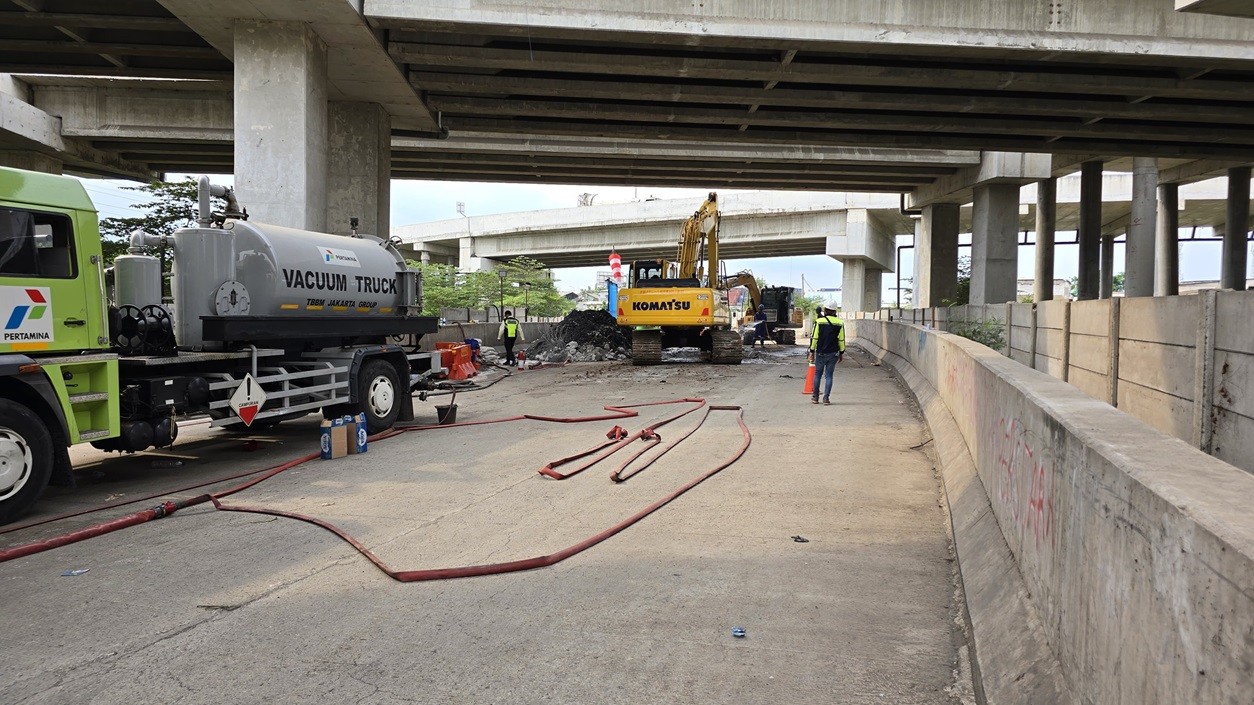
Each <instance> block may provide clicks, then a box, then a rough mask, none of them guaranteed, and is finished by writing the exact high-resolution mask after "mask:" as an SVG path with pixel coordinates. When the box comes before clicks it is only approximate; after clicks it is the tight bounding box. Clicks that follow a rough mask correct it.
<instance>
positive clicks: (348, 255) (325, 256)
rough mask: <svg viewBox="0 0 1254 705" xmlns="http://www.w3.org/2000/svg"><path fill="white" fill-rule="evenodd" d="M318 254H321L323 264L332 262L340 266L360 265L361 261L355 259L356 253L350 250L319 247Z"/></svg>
mask: <svg viewBox="0 0 1254 705" xmlns="http://www.w3.org/2000/svg"><path fill="white" fill-rule="evenodd" d="M318 254H320V255H322V262H323V264H334V265H337V266H340V267H361V262H359V261H357V253H356V252H353V251H352V250H338V249H336V248H334V247H319V248H318Z"/></svg>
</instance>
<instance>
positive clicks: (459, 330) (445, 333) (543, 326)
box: [419, 321, 557, 352]
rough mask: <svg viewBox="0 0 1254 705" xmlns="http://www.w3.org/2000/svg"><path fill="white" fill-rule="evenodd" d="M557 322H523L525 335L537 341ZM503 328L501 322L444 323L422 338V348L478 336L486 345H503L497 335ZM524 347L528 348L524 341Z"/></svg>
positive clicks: (427, 348)
mask: <svg viewBox="0 0 1254 705" xmlns="http://www.w3.org/2000/svg"><path fill="white" fill-rule="evenodd" d="M555 325H557V324H556V323H550V322H535V321H530V322H526V323H523V324H522V327H523V336H525V337H526V339H527V340H528V341H535V340H538V339H539V338H540V336H542V335H544V334H545V333H547V332H548V331H549V330H550V329H551V328H553V326H555ZM500 328H501V324H500V323H463V324H461V325H460V326H457V325H443V326H440V330H439V332H437V333H434V334H431V335H425V336H423V338H422V344H421V345H420V346H419V349H420V350H424V351H427V352H430V351H432V350H435V344H436V343H460V342H461V341H463V340H465V339H466V338H478V339H479V340H482V341H483V344H484V345H501V339H500V337H499V336H497V331H499V330H500ZM521 347H522V349H526V344H525V343H524V344H523V345H522V346H521Z"/></svg>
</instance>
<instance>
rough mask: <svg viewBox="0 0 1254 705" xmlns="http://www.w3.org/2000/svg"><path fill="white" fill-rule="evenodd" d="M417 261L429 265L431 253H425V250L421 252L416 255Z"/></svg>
mask: <svg viewBox="0 0 1254 705" xmlns="http://www.w3.org/2000/svg"><path fill="white" fill-rule="evenodd" d="M418 259H419V260H420V261H421V262H422V263H423V264H431V253H430V252H427V251H426V250H423V251H422V252H419V253H418Z"/></svg>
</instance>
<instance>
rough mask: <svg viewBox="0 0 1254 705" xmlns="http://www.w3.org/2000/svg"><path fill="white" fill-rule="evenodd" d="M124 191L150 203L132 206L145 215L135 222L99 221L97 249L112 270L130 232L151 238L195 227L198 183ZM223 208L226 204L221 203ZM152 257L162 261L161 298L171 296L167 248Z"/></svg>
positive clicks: (170, 262) (163, 183)
mask: <svg viewBox="0 0 1254 705" xmlns="http://www.w3.org/2000/svg"><path fill="white" fill-rule="evenodd" d="M122 188H124V189H126V190H127V191H138V192H140V193H144V194H147V196H148V197H149V198H150V199H151V200H149V201H147V202H146V203H140V204H137V205H136V206H135V208H138V209H139V210H142V211H144V215H142V216H140V217H137V218H105V219H104V220H102V221H100V247H101V249H102V250H103V253H104V261H105V266H112V265H113V261H114V260H115V259H117V258H118V256H119V255H124V254H126V253H127V249H128V248H129V247H130V240H131V232H132V231H134V230H143V231H145V232H148V233H152V234H153V235H173V234H174V231H175V230H178V229H179V228H185V227H188V226H190V225H194V224H195V223H196V208H197V203H196V201H197V183H196V180H195V179H192V178H191V177H188V178H187V179H185V180H183V181H153V182H150V183H148V184H144V185H142V186H123V187H122ZM220 203H221V204H223V205H225V201H220ZM151 254H155V255H156V256H157V257H159V258H160V259H161V273H162V277H161V280H162V283H161V291H162V295H163V296H168V295H169V294H170V286H169V274H170V269H171V266H172V265H173V262H174V257H173V252H171V251H170V248H168V247H163V248H160V251H159V252H156V253H151Z"/></svg>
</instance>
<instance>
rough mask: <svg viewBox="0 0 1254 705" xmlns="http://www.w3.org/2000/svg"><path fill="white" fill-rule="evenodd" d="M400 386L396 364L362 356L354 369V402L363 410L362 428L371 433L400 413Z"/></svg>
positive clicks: (384, 429)
mask: <svg viewBox="0 0 1254 705" xmlns="http://www.w3.org/2000/svg"><path fill="white" fill-rule="evenodd" d="M406 389H407V387H402V386H401V378H400V375H398V374H397V373H396V368H395V367H393V366H392V365H391V363H389V362H387V361H386V360H379V359H373V360H366V362H365V363H363V364H362V366H361V371H360V372H358V373H357V405H358V407H359V408H360V409H361V410H362V411H364V412H365V413H366V430H368V431H369V432H370V433H371V434H375V433H380V432H382V431H386V430H388V429H389V428H392V426H393V424H395V423H396V419H398V418H400V415H401V394H403V393H405V390H406Z"/></svg>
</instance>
